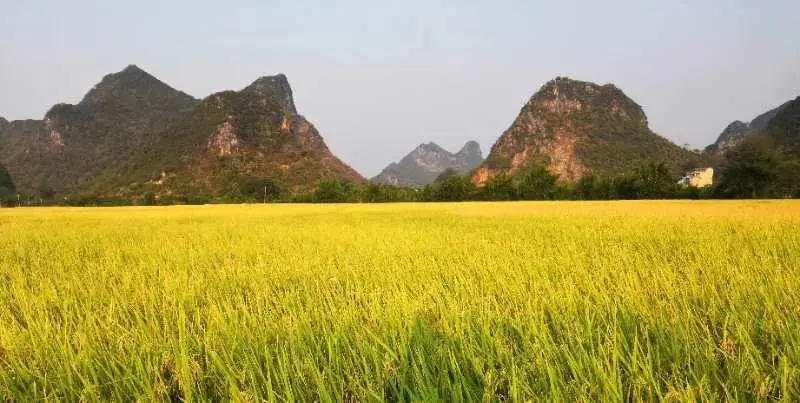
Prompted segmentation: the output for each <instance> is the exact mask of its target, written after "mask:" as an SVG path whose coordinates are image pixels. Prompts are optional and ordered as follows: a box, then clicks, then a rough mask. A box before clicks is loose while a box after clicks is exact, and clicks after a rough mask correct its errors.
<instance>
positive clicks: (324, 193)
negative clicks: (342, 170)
mask: <svg viewBox="0 0 800 403" xmlns="http://www.w3.org/2000/svg"><path fill="white" fill-rule="evenodd" d="M358 196H359V192H358V188H356V186H355V185H354V184H353V183H352V182H350V181H346V180H336V179H331V180H323V181H321V182H320V183H319V184H318V185H317V189H316V190H314V194H313V196H312V200H313V201H314V202H315V203H346V202H355V201H358Z"/></svg>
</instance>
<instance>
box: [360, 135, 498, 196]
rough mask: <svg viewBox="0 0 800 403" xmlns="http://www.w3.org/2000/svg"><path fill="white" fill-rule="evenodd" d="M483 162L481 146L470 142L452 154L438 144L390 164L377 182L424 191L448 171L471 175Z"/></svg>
mask: <svg viewBox="0 0 800 403" xmlns="http://www.w3.org/2000/svg"><path fill="white" fill-rule="evenodd" d="M482 161H483V155H482V152H481V149H480V145H479V144H478V143H477V142H476V141H472V140H470V141H468V142H466V143H465V144H464V145H463V146H462V147H461V148H460V149H459V150H458V151H456V152H455V153H451V152H450V151H447V150H446V149H444V148H443V147H441V146H439V145H438V144H436V143H435V142H432V141H431V142H428V143H422V144H420V145H418V146H417V147H416V148H414V150H412V151H411V152H410V153H408V154H406V155H405V156H404V157H403V158H401V159H400V160H399V161H396V162H392V163H390V164H389V165H388V166H387V167H386V168H384V169H383V170H382V171H381V172H380V173H379V174H378V175H376V176H375V177H374V178H373V181H375V182H378V183H385V184H389V185H393V186H408V187H420V186H425V185H427V184H430V183H433V181H434V180H436V178H437V177H438V176H439V175H440V174H441V173H442V172H444V171H446V170H448V169H453V170H455V171H456V172H458V173H461V174H468V173H470V171H472V170H473V169H475V167H477V166H478V165H479V164H480V163H481V162H482Z"/></svg>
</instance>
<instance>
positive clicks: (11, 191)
mask: <svg viewBox="0 0 800 403" xmlns="http://www.w3.org/2000/svg"><path fill="white" fill-rule="evenodd" d="M15 197H16V186H14V181H12V180H11V175H9V173H8V171H7V170H6V168H5V167H4V166H3V165H0V205H1V204H3V203H4V202H5V201H7V200H12V199H13V198H15Z"/></svg>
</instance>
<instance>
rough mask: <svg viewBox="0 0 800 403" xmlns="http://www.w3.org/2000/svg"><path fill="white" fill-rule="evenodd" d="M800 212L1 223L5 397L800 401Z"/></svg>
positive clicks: (661, 207) (241, 212) (268, 214)
mask: <svg viewBox="0 0 800 403" xmlns="http://www.w3.org/2000/svg"><path fill="white" fill-rule="evenodd" d="M798 316H800V202H794V201H769V202H764V201H748V202H721V201H700V202H697V201H695V202H689V201H686V202H683V201H669V202H660V201H655V202H645V201H640V202H552V203H551V202H527V203H526V202H523V203H463V204H394V205H342V206H338V205H250V206H244V205H243V206H197V207H154V208H144V207H143V208H109V209H100V208H97V209H66V208H61V209H0V401H2V400H9V401H32V400H39V401H40V400H50V401H78V400H85V401H131V400H139V401H143V402H146V401H169V400H172V401H220V400H229V399H230V400H239V401H249V402H255V401H276V402H283V401H303V402H311V401H320V402H331V401H447V402H449V401H470V402H474V401H501V400H506V401H527V400H534V401H539V400H541V401H576V400H577V401H598V400H606V401H608V400H610V401H620V400H626V401H630V400H633V401H636V400H647V401H652V400H662V399H663V400H671V401H698V400H706V401H708V400H711V401H719V400H723V401H724V400H745V401H753V400H761V401H771V400H783V401H797V400H800V319H799V318H798Z"/></svg>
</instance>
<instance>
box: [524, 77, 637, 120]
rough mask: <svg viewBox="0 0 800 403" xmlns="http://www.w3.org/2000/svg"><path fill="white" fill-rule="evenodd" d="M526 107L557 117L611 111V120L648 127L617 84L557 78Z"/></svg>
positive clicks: (634, 103)
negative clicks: (630, 122)
mask: <svg viewBox="0 0 800 403" xmlns="http://www.w3.org/2000/svg"><path fill="white" fill-rule="evenodd" d="M526 107H530V108H534V109H539V110H544V111H545V112H549V113H552V114H557V115H570V114H574V113H584V112H587V111H590V110H591V111H595V112H599V113H606V112H610V115H611V117H613V118H618V119H622V120H627V121H632V122H635V123H637V124H639V125H642V126H645V127H646V126H647V117H646V116H645V114H644V111H643V110H642V107H641V106H639V104H637V103H636V102H634V101H633V100H632V99H630V98H629V97H628V96H627V95H625V93H624V92H623V91H622V90H621V89H619V88H617V86H616V85H614V84H604V85H599V84H595V83H593V82H589V81H581V80H574V79H571V78H568V77H556V78H554V79H552V80H550V81H548V82H547V83H545V84H544V85H543V86H542V87H541V88H540V89H539V91H537V92H536V93H535V94H533V96H532V97H531V100H530V102H529V104H528V105H526Z"/></svg>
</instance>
